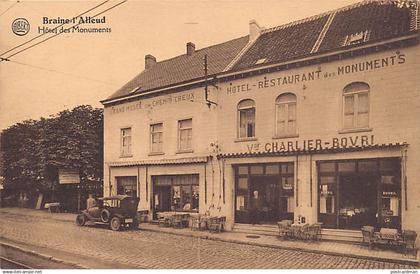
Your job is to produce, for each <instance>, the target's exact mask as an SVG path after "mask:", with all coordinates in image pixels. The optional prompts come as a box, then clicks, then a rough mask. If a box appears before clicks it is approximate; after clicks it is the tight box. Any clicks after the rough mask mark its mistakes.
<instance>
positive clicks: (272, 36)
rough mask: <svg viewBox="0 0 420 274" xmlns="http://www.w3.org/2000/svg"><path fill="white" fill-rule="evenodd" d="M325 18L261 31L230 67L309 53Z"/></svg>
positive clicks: (238, 67) (279, 59) (235, 67)
mask: <svg viewBox="0 0 420 274" xmlns="http://www.w3.org/2000/svg"><path fill="white" fill-rule="evenodd" d="M327 19H328V15H325V16H322V17H319V18H315V19H314V20H310V21H306V22H302V23H300V24H296V25H293V24H290V25H286V26H285V27H279V28H274V29H271V30H267V31H265V32H263V33H262V34H261V35H260V37H259V38H258V40H257V41H256V42H255V43H254V45H253V46H252V47H251V48H250V49H249V50H248V51H247V52H246V53H245V54H244V55H243V56H242V58H241V59H240V60H239V61H238V62H237V63H236V65H234V66H233V68H232V69H233V70H238V69H244V68H249V67H252V66H254V65H255V63H256V62H257V61H258V60H260V59H265V61H264V63H263V64H269V63H274V62H278V61H287V60H290V59H294V58H296V57H300V56H304V55H307V54H309V53H310V52H311V49H312V47H313V45H314V44H315V42H316V40H317V39H318V36H319V34H320V32H321V30H322V28H323V26H324V24H325V23H326V21H327Z"/></svg>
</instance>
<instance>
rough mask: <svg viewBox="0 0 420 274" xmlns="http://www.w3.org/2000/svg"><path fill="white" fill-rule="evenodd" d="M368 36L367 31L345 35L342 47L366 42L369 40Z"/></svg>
mask: <svg viewBox="0 0 420 274" xmlns="http://www.w3.org/2000/svg"><path fill="white" fill-rule="evenodd" d="M369 34H370V32H369V31H368V30H365V31H361V32H356V33H353V34H350V35H347V36H346V37H345V39H344V45H343V46H349V45H356V44H360V43H363V42H367V41H368V40H369Z"/></svg>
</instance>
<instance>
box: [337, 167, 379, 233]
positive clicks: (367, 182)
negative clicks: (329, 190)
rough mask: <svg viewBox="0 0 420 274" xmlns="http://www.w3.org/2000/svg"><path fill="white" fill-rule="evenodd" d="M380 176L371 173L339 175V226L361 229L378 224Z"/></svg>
mask: <svg viewBox="0 0 420 274" xmlns="http://www.w3.org/2000/svg"><path fill="white" fill-rule="evenodd" d="M377 193H378V176H375V175H370V174H363V175H361V174H346V175H344V174H343V175H339V199H338V201H339V212H338V227H339V228H343V229H360V228H361V227H362V226H365V225H370V226H374V227H375V226H377V217H376V215H377V212H378V199H377V196H378V195H377Z"/></svg>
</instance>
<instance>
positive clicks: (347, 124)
mask: <svg viewBox="0 0 420 274" xmlns="http://www.w3.org/2000/svg"><path fill="white" fill-rule="evenodd" d="M343 122H344V125H343V126H344V128H352V127H354V115H353V114H347V115H344V121H343Z"/></svg>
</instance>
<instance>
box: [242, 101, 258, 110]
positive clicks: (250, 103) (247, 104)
mask: <svg viewBox="0 0 420 274" xmlns="http://www.w3.org/2000/svg"><path fill="white" fill-rule="evenodd" d="M253 106H255V102H254V101H253V100H243V101H241V102H239V104H238V109H243V108H250V107H253Z"/></svg>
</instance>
